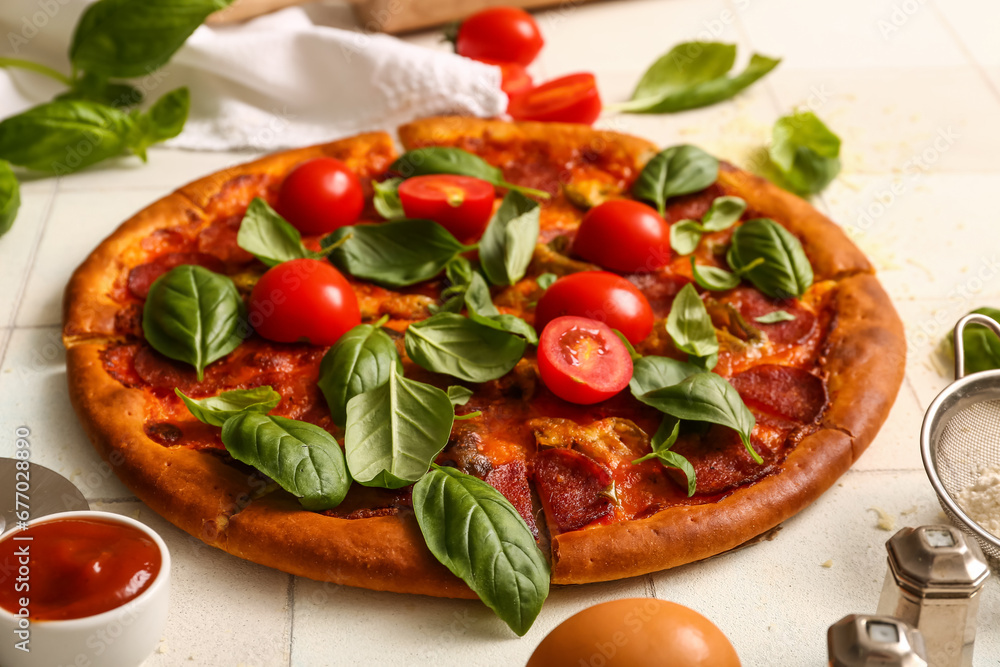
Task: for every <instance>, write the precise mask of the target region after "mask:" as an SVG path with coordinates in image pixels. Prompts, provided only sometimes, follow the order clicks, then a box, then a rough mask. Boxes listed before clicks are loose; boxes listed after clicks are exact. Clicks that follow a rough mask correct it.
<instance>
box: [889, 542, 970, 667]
mask: <svg viewBox="0 0 1000 667" xmlns="http://www.w3.org/2000/svg"><path fill="white" fill-rule="evenodd" d="M885 548H886V550H888V552H889V571H888V572H887V573H886V577H885V584H884V586H883V587H882V597H881V598H880V599H879V604H878V612H877V613H878V614H880V615H886V616H893V617H895V618H898V619H900V620H903V621H905V622H907V623H909V624H910V625H912V626H913V627H915V628H917V629H919V630H920V632H921V634H923V637H924V641H925V642H926V645H927V657H928V661H929V663H930V664H932V665H934V667H972V650H973V648H974V646H975V641H976V614H977V613H978V611H979V591H980V590H981V589H982V587H983V583H984V582H985V581H986V579H987V578H988V577H989V576H990V570H989V567H987V565H986V561H985V558H984V557H983V552H982V550H981V549H980V548H979V545H978V544H976V542H975V541H974V540H966V538H965V535H964V534H963V533H962V532H961V531H959V530H958V529H957V528H955V527H953V526H947V525H940V526H921V527H919V528H903V529H901V530H900V531H899V532H898V533H896V534H895V535H893V536H892V537H891V538H889V541H888V542H886V544H885Z"/></svg>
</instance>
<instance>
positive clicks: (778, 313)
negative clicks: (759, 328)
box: [753, 310, 795, 324]
mask: <svg viewBox="0 0 1000 667" xmlns="http://www.w3.org/2000/svg"><path fill="white" fill-rule="evenodd" d="M793 320H795V316H794V315H792V314H791V313H790V312H788V311H787V310H775V311H774V312H770V313H767V314H766V315H761V316H760V317H755V318H753V321H754V322H759V323H761V324H776V323H778V322H791V321H793Z"/></svg>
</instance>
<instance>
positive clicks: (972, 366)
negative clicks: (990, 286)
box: [947, 307, 1000, 374]
mask: <svg viewBox="0 0 1000 667" xmlns="http://www.w3.org/2000/svg"><path fill="white" fill-rule="evenodd" d="M972 313H976V314H978V315H985V316H987V317H992V318H993V319H994V320H996V321H997V322H1000V310H997V309H996V308H989V307H985V308H976V309H975V310H973V311H972ZM972 313H968V314H970V315H971V314H972ZM947 342H948V344H949V346H950V348H951V350H950V351H951V353H952V354H954V350H955V348H954V344H955V333H954V332H951V333H949V334H948V338H947ZM962 345H963V349H964V350H965V372H966V374H969V373H979V372H980V371H988V370H993V369H994V368H1000V338H997V335H996V334H995V333H993V332H992V331H990V330H989V329H987V328H986V327H984V326H983V325H981V324H970V325H969V326H967V327H965V331H964V332H963V334H962Z"/></svg>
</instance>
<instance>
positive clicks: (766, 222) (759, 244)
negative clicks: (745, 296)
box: [726, 218, 813, 299]
mask: <svg viewBox="0 0 1000 667" xmlns="http://www.w3.org/2000/svg"><path fill="white" fill-rule="evenodd" d="M726 260H727V261H728V262H729V266H730V267H731V268H732V269H733V271H735V272H736V273H738V274H739V275H740V276H741V277H743V278H746V279H747V280H749V281H750V282H751V283H753V285H754V287H756V288H757V289H759V290H760V291H761V292H763V293H764V294H766V295H767V296H769V297H772V298H775V299H787V298H790V297H797V296H801V295H802V294H803V293H804V292H805V291H806V290H807V289H809V287H810V286H811V285H812V283H813V270H812V265H811V264H810V263H809V258H808V257H806V253H805V250H803V249H802V244H801V243H800V242H799V240H798V239H797V238H795V236H794V235H793V234H792V233H791V232H789V231H788V230H787V229H785V228H784V227H782V226H781V225H779V224H778V223H776V222H775V221H774V220H771V219H769V218H757V219H755V220H750V221H748V222H745V223H743V224H742V225H740V226H739V227H738V228H737V229H736V231H735V232H733V238H732V244H731V245H730V246H729V252H728V253H727V254H726Z"/></svg>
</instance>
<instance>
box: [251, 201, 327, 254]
mask: <svg viewBox="0 0 1000 667" xmlns="http://www.w3.org/2000/svg"><path fill="white" fill-rule="evenodd" d="M236 245H238V246H239V247H241V248H243V249H244V250H246V251H247V252H248V253H250V254H251V255H253V256H254V257H256V258H257V259H259V260H260V261H262V262H264V264H267V265H268V266H277V265H278V264H281V263H282V262H287V261H289V260H293V259H303V258H306V257H311V256H312V253H310V252H309V251H308V250H306V248H305V246H303V245H302V234H300V233H299V230H297V229H295V227H293V226H292V225H291V223H290V222H288V221H287V220H285V219H284V218H283V217H281V215H279V214H278V212H277V211H275V210H274V209H273V208H271V207H270V206H269V205H268V203H267V202H266V201H264V200H263V199H261V198H260V197H255V198H254V200H253V201H251V202H250V205H249V206H247V212H246V214H244V216H243V221H242V222H241V223H240V230H239V232H237V234H236Z"/></svg>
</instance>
